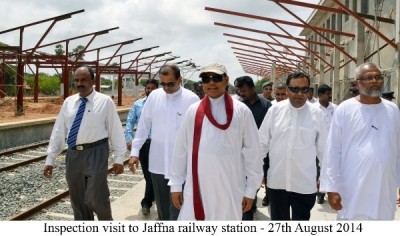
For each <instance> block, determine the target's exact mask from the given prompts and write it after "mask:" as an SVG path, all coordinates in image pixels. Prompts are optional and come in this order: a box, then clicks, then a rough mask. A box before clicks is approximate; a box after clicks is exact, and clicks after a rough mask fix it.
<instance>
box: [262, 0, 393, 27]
mask: <svg viewBox="0 0 400 236" xmlns="http://www.w3.org/2000/svg"><path fill="white" fill-rule="evenodd" d="M269 1H271V0H269ZM279 2H280V3H285V4H291V5H295V6H300V7H307V8H311V9H318V10H322V11H328V12H333V13H338V14H344V15H349V13H347V12H346V11H344V10H343V9H338V8H333V7H327V6H322V5H317V4H311V3H306V2H298V1H293V0H279ZM355 14H357V15H358V16H360V17H363V18H365V19H369V20H375V16H373V15H368V14H364V13H359V12H355ZM376 20H378V21H381V22H385V23H389V24H395V23H396V21H395V20H393V19H390V18H385V17H380V16H377V17H376Z"/></svg>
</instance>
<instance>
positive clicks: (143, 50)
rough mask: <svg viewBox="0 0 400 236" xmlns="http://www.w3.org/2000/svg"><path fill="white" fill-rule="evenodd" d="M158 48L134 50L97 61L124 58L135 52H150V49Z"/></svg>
mask: <svg viewBox="0 0 400 236" xmlns="http://www.w3.org/2000/svg"><path fill="white" fill-rule="evenodd" d="M158 47H159V46H154V47H150V48H143V49H140V50H135V51H131V52H126V53H122V54H118V55H115V56H113V57H105V58H102V59H99V61H103V60H107V59H110V58H111V59H113V58H115V57H119V56H125V55H128V54H133V53H136V52H148V51H151V50H152V49H154V48H158Z"/></svg>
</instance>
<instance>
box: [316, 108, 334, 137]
mask: <svg viewBox="0 0 400 236" xmlns="http://www.w3.org/2000/svg"><path fill="white" fill-rule="evenodd" d="M314 105H315V106H316V107H318V108H319V109H321V111H322V112H323V113H324V115H325V125H326V126H327V128H328V130H329V127H330V126H331V122H332V117H333V112H334V111H335V109H336V107H337V105H336V104H333V103H331V102H329V104H328V107H324V106H322V105H321V103H319V102H316V103H314Z"/></svg>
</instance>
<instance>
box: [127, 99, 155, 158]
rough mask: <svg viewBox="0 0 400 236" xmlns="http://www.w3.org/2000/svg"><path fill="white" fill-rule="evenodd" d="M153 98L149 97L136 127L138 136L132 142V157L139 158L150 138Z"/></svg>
mask: <svg viewBox="0 0 400 236" xmlns="http://www.w3.org/2000/svg"><path fill="white" fill-rule="evenodd" d="M152 98H153V97H152V96H149V97H148V98H147V101H146V103H145V104H144V106H143V110H142V113H141V115H140V119H139V122H138V124H137V127H136V135H135V138H134V139H133V140H132V149H131V156H136V157H139V151H140V149H141V148H142V146H143V144H144V142H146V139H147V138H148V137H149V131H150V128H151V117H152V115H151V112H152V107H153V102H154V100H153V99H152Z"/></svg>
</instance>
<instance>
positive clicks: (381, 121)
mask: <svg viewBox="0 0 400 236" xmlns="http://www.w3.org/2000/svg"><path fill="white" fill-rule="evenodd" d="M355 78H356V80H355V85H356V86H357V87H358V91H359V92H360V95H359V96H357V97H354V98H350V99H347V100H346V101H344V102H342V103H341V104H340V105H339V106H338V107H337V109H336V110H335V113H334V114H333V118H332V124H331V128H330V130H329V137H328V141H327V147H326V150H325V153H326V156H325V159H324V161H323V163H322V170H321V177H320V182H321V184H320V191H321V192H327V194H328V202H329V205H330V206H331V208H332V209H334V210H336V211H338V214H337V218H338V220H355V221H359V220H393V219H394V216H395V211H396V200H397V203H398V204H399V203H400V198H399V199H397V196H396V195H397V193H396V188H399V187H400V147H399V146H400V145H399V144H400V112H399V108H398V107H397V106H396V104H394V103H393V102H389V101H387V100H385V99H382V98H381V97H380V96H381V90H382V88H383V77H382V72H381V70H380V69H379V67H378V66H376V65H375V64H373V63H370V62H367V63H364V64H361V65H359V66H358V67H357V68H356V70H355Z"/></svg>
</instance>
